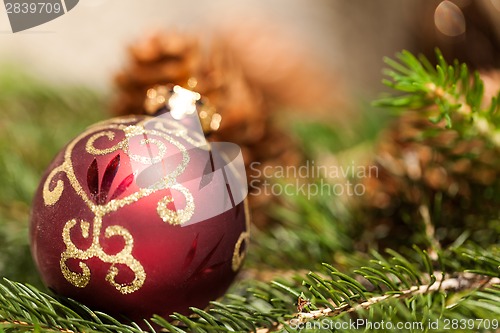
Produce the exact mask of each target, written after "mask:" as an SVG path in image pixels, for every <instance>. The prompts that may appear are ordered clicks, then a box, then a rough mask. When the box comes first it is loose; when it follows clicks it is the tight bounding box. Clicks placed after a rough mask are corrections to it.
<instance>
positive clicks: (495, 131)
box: [375, 50, 500, 147]
mask: <svg viewBox="0 0 500 333" xmlns="http://www.w3.org/2000/svg"><path fill="white" fill-rule="evenodd" d="M436 57H437V62H438V64H437V65H436V66H435V67H433V66H432V65H430V62H429V60H428V59H426V58H425V57H423V56H420V57H419V58H417V57H415V56H414V55H413V54H411V53H410V52H408V51H402V52H401V53H399V54H397V55H396V58H397V59H398V60H399V62H398V61H395V60H392V59H389V58H387V59H385V62H386V64H387V65H388V66H389V68H388V69H386V70H385V71H384V73H385V74H386V75H387V76H388V77H389V80H384V81H383V82H384V83H385V84H386V85H387V86H389V87H391V88H393V89H395V90H397V91H400V92H403V93H405V94H403V95H400V96H390V97H387V98H382V99H380V100H378V101H377V102H375V105H377V106H382V107H396V108H412V109H418V108H423V107H432V106H437V107H438V110H439V112H438V114H437V116H434V115H432V112H430V113H431V117H430V120H431V121H433V122H435V123H439V122H441V121H444V123H445V124H446V127H448V128H449V127H454V128H455V129H457V130H458V131H459V132H461V133H462V134H464V135H477V134H479V135H482V136H484V137H485V138H487V139H488V140H489V141H490V142H492V143H493V144H494V145H495V146H497V147H500V130H499V128H498V127H497V126H498V125H497V124H498V123H499V114H500V112H499V109H500V104H499V99H500V91H499V92H498V94H497V96H496V97H495V98H493V99H492V101H489V102H490V103H489V105H488V106H483V91H484V84H483V81H482V80H481V78H480V76H479V73H478V72H474V73H473V74H472V75H470V74H469V70H468V68H467V66H466V65H465V64H460V63H459V62H458V61H456V60H455V62H454V63H453V64H449V63H447V62H446V60H445V59H444V57H443V55H442V54H441V52H440V51H439V50H436ZM427 111H429V110H427ZM471 129H472V131H471Z"/></svg>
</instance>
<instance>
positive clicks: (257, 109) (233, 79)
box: [113, 32, 302, 226]
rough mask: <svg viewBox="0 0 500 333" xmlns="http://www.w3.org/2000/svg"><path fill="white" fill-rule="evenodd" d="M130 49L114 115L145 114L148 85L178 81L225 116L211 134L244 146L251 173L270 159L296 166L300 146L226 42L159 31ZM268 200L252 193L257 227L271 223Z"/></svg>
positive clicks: (221, 139)
mask: <svg viewBox="0 0 500 333" xmlns="http://www.w3.org/2000/svg"><path fill="white" fill-rule="evenodd" d="M129 52H130V61H129V63H128V64H127V65H126V67H125V68H124V69H123V70H122V71H121V72H120V73H119V74H118V75H117V76H116V85H117V87H118V96H117V98H116V102H115V105H114V107H113V113H114V114H116V115H125V114H137V113H139V114H140V113H146V110H145V109H144V100H145V97H146V92H147V90H148V89H149V88H151V87H153V86H155V85H158V84H178V85H180V86H183V87H186V88H191V89H194V90H196V91H197V92H199V93H201V94H202V95H203V96H205V97H207V98H208V100H209V101H210V103H211V104H212V105H214V106H215V107H216V109H217V112H218V113H219V114H220V115H221V116H222V121H221V124H220V128H219V129H218V130H217V131H216V132H214V133H213V134H212V135H211V136H210V137H209V139H210V140H213V141H221V142H224V141H226V142H233V143H236V144H238V145H240V146H241V147H242V149H243V153H244V158H245V162H246V163H247V176H248V177H249V178H250V177H251V176H252V175H253V174H254V173H255V168H257V169H259V168H262V167H263V166H265V165H267V164H269V163H271V164H275V165H295V164H296V163H298V161H300V158H301V156H302V155H301V154H300V153H299V152H298V149H297V148H296V147H297V145H295V144H294V143H293V142H292V140H291V138H290V137H289V136H288V135H287V134H286V133H284V132H283V131H282V130H281V129H280V128H279V127H278V126H277V125H276V124H275V122H273V120H272V112H271V111H272V109H271V107H270V102H269V100H268V99H266V98H264V93H263V92H262V91H261V90H260V89H259V87H256V86H255V85H251V84H250V83H249V82H248V80H247V79H246V77H245V75H244V71H243V70H242V68H241V66H240V64H239V63H238V62H237V61H236V60H235V58H234V56H233V53H232V52H231V51H230V50H229V48H228V47H226V46H225V45H224V43H223V42H222V41H220V40H213V41H211V42H210V43H203V42H202V41H201V40H199V39H198V38H197V37H196V36H194V35H187V34H183V33H177V32H170V33H161V32H158V33H155V34H153V35H151V36H149V37H147V38H145V39H144V40H141V41H139V42H138V43H136V44H134V45H132V46H131V47H130V50H129ZM294 147H295V148H294ZM252 162H259V164H258V165H255V164H254V166H253V170H251V169H250V168H249V164H250V163H252ZM249 180H251V179H249ZM270 201H271V200H269V197H265V196H259V197H255V196H253V195H251V196H250V204H251V207H253V208H254V209H253V210H254V221H255V222H256V224H257V225H259V226H262V225H265V224H266V223H267V222H268V219H267V218H265V217H264V216H263V214H261V213H260V212H261V211H264V210H260V209H259V208H263V207H264V206H266V205H268V204H269V202H270ZM256 215H257V216H256Z"/></svg>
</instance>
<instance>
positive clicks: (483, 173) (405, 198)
mask: <svg viewBox="0 0 500 333" xmlns="http://www.w3.org/2000/svg"><path fill="white" fill-rule="evenodd" d="M428 116H429V114H428V113H427V112H425V111H423V110H421V111H406V112H405V113H404V114H403V115H402V116H400V117H399V118H397V119H396V120H395V121H394V123H393V124H392V126H390V127H389V128H388V129H387V130H386V131H385V132H384V133H383V135H382V137H381V139H380V142H379V145H378V148H377V151H376V159H375V162H374V165H376V166H377V167H378V177H376V178H375V177H374V178H367V179H364V185H365V188H366V192H365V195H364V196H363V197H362V198H361V205H362V207H363V213H364V216H365V217H367V219H366V220H367V224H368V227H367V232H366V233H365V241H367V242H369V243H371V242H380V239H382V242H381V243H382V246H384V242H387V241H389V243H391V242H398V241H401V242H407V241H408V237H409V236H410V235H415V234H417V233H418V231H422V230H418V227H417V226H418V225H422V224H421V223H416V222H415V221H421V220H422V216H421V215H420V207H421V205H423V204H425V205H427V207H428V208H429V211H430V213H431V217H432V219H433V220H432V222H433V223H434V225H435V227H436V231H437V236H438V237H439V238H440V241H442V242H443V243H449V242H452V241H454V240H455V239H456V238H457V237H458V236H459V235H460V234H461V233H462V232H463V231H464V230H466V229H468V230H478V232H477V233H476V234H473V235H472V236H471V237H473V238H476V240H479V239H478V238H481V237H491V236H493V237H496V236H495V235H491V233H490V234H489V235H486V234H484V230H487V228H488V227H487V226H488V223H490V222H491V221H492V220H495V219H498V218H499V217H500V214H499V213H500V210H499V209H498V207H499V206H498V205H499V203H500V198H499V194H500V180H499V179H498V176H499V175H500V155H499V151H498V149H497V148H495V147H492V145H491V144H489V143H488V142H486V141H485V140H484V139H483V138H480V137H473V138H470V139H465V138H462V137H460V136H459V134H458V133H457V132H456V131H455V130H453V129H445V128H444V124H434V123H432V122H430V121H429V120H428ZM405 222H406V223H405ZM446 230H448V231H449V232H448V233H447V234H445V233H444V232H445V231H446ZM480 230H483V233H481V231H480ZM493 234H494V233H493ZM366 237H368V238H369V239H366ZM377 238H379V239H378V240H377ZM412 241H417V240H412ZM400 244H401V243H400ZM385 245H387V244H385Z"/></svg>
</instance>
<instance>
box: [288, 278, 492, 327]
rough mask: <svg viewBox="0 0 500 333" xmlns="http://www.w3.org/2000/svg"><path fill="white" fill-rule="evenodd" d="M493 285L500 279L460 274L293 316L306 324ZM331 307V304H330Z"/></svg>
mask: <svg viewBox="0 0 500 333" xmlns="http://www.w3.org/2000/svg"><path fill="white" fill-rule="evenodd" d="M493 285H500V278H490V279H487V280H486V281H485V278H484V276H482V275H478V274H472V273H462V274H460V275H459V276H457V277H450V278H444V275H443V278H441V279H439V280H438V281H435V282H433V283H431V284H426V285H420V286H413V287H411V288H409V289H405V290H400V291H398V292H397V293H396V294H392V293H390V294H385V295H382V296H374V297H371V298H369V299H368V300H366V301H364V302H362V303H359V304H357V305H355V306H354V307H353V306H351V305H349V304H344V305H342V306H340V307H335V308H333V309H332V308H331V307H328V308H323V309H320V310H315V311H310V312H299V313H297V314H296V315H295V316H296V318H297V320H298V321H299V322H306V321H308V320H311V319H318V318H321V317H332V316H338V315H340V314H343V313H350V312H356V311H359V310H368V309H370V307H372V306H374V305H376V304H378V303H380V302H383V301H386V300H388V299H401V298H408V297H410V296H415V295H419V294H427V293H432V292H437V291H442V292H446V291H450V290H451V291H453V292H460V291H464V290H470V289H478V288H479V289H483V288H488V287H491V286H493ZM332 305H333V304H332Z"/></svg>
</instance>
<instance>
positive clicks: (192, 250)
mask: <svg viewBox="0 0 500 333" xmlns="http://www.w3.org/2000/svg"><path fill="white" fill-rule="evenodd" d="M199 235H200V234H196V237H195V238H194V240H193V243H192V244H191V248H190V249H189V252H188V254H187V256H186V260H184V269H186V268H188V267H189V265H191V263H192V262H193V259H194V256H195V255H196V250H197V248H198V236H199Z"/></svg>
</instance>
